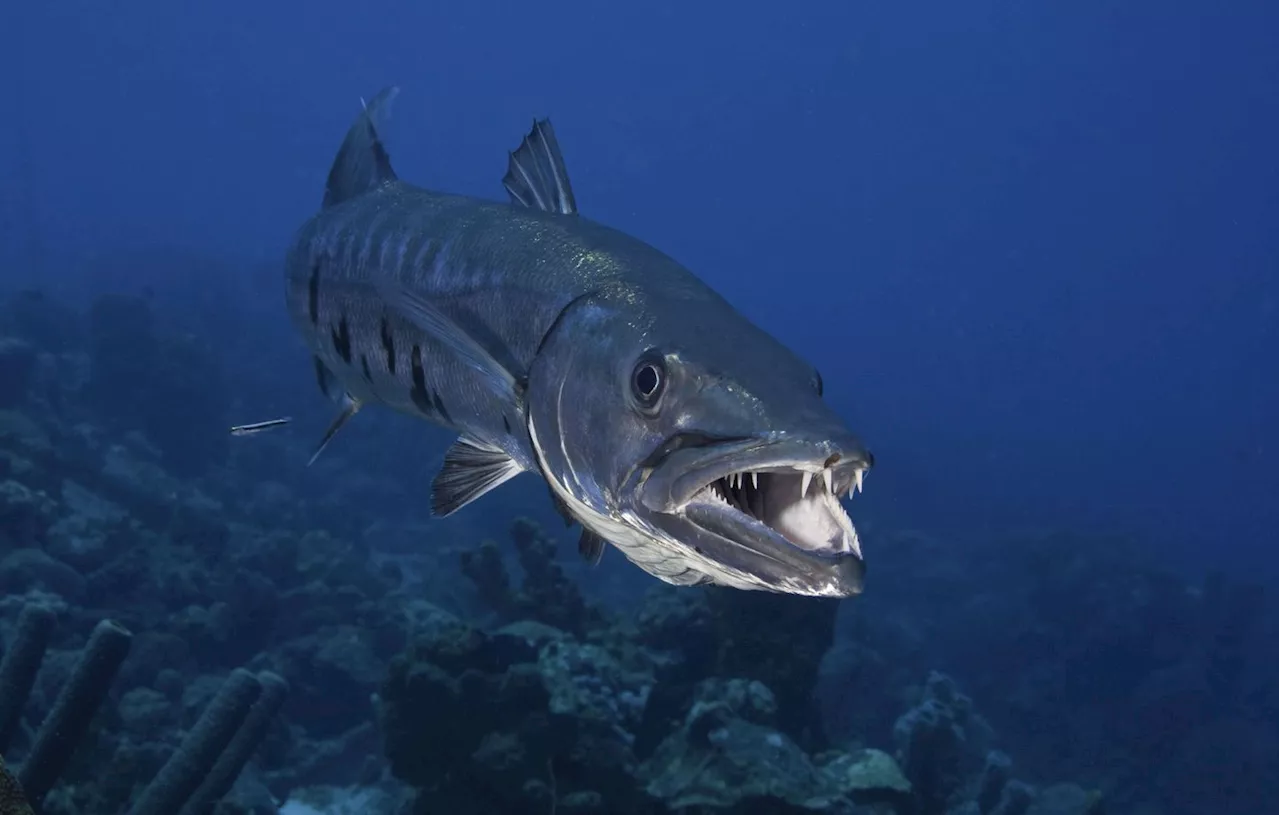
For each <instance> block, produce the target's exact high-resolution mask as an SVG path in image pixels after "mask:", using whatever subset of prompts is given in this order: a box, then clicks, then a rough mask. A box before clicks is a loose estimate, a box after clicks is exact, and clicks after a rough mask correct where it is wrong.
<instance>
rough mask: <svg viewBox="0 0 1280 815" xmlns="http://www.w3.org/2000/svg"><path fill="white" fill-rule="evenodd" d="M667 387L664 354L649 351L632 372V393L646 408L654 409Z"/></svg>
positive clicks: (637, 401) (638, 402)
mask: <svg viewBox="0 0 1280 815" xmlns="http://www.w3.org/2000/svg"><path fill="white" fill-rule="evenodd" d="M666 387H667V366H666V364H665V363H664V362H663V359H662V356H661V355H660V354H657V353H654V352H652V351H651V352H648V353H646V354H645V355H644V356H642V357H641V358H640V361H639V362H637V363H636V367H635V370H633V371H632V372H631V395H632V397H634V398H635V400H636V403H637V404H639V405H640V407H641V408H643V409H645V410H653V409H654V408H655V407H657V405H658V400H660V399H661V398H662V392H663V391H664V390H665V389H666Z"/></svg>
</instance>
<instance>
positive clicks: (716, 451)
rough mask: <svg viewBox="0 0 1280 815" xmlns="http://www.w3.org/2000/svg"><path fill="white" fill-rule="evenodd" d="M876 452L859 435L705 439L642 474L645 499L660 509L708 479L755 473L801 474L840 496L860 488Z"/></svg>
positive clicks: (677, 505) (678, 503) (669, 508)
mask: <svg viewBox="0 0 1280 815" xmlns="http://www.w3.org/2000/svg"><path fill="white" fill-rule="evenodd" d="M871 462H872V457H871V454H870V453H868V452H867V451H866V449H865V448H864V447H863V446H862V445H861V444H859V443H858V442H857V441H856V440H855V439H852V438H843V439H817V440H813V439H807V438H804V437H801V436H793V435H785V434H778V435H774V436H770V437H762V438H749V439H738V440H730V441H722V442H713V443H709V444H702V445H699V446H696V447H686V448H683V449H679V450H676V451H675V452H673V453H671V454H669V455H668V456H666V458H664V459H663V460H662V461H661V462H660V463H658V465H657V467H655V468H654V469H653V470H652V471H651V472H650V473H648V474H647V476H646V477H644V479H643V483H642V484H641V485H640V490H641V493H640V500H641V502H642V503H643V504H644V505H645V506H646V507H648V508H649V509H651V510H653V511H655V512H667V513H670V512H675V511H678V510H679V509H681V508H683V507H685V506H686V505H687V504H688V503H689V502H690V501H691V500H693V498H694V496H695V495H697V494H698V493H699V492H701V491H702V490H703V489H704V488H705V487H706V486H707V485H708V484H710V483H712V482H713V481H716V480H717V479H720V478H725V477H726V476H732V477H734V478H738V477H742V478H750V477H751V474H752V473H766V472H771V473H796V472H798V473H799V474H800V481H801V482H802V487H806V488H807V487H808V485H809V483H810V479H812V481H814V482H817V485H818V486H819V487H820V488H825V489H826V490H827V491H828V492H831V493H833V494H834V495H836V496H841V495H845V494H849V495H852V494H853V492H855V491H861V489H862V481H863V478H864V476H865V475H866V472H867V471H868V470H869V469H870V468H871Z"/></svg>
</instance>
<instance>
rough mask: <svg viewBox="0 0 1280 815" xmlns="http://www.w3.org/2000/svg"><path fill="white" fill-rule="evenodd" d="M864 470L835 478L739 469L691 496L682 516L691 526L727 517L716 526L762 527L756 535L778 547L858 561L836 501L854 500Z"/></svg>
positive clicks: (826, 470) (803, 471)
mask: <svg viewBox="0 0 1280 815" xmlns="http://www.w3.org/2000/svg"><path fill="white" fill-rule="evenodd" d="M866 471H867V470H866V468H845V469H843V470H841V471H839V473H837V472H836V471H835V470H834V469H833V468H832V467H821V468H820V469H819V470H818V472H817V473H815V472H814V471H813V470H812V469H809V468H798V467H791V466H782V467H776V468H767V469H751V470H738V471H734V472H730V473H728V474H726V475H723V476H720V477H719V478H716V479H715V480H713V481H711V482H710V483H708V484H707V485H706V486H705V487H703V488H702V489H701V490H699V491H698V492H696V493H694V495H693V496H692V497H691V498H690V499H689V502H688V503H687V504H686V505H685V512H686V514H688V515H690V516H691V517H692V518H693V519H694V520H695V521H696V520H697V519H698V518H705V517H707V516H709V515H716V514H719V515H721V516H724V515H726V513H731V514H730V515H729V516H728V517H723V518H721V519H720V522H719V523H717V524H716V526H717V527H723V526H724V525H725V522H726V521H731V520H736V521H737V523H738V524H741V525H743V526H755V527H763V529H757V530H754V531H755V532H756V533H757V535H759V534H761V533H763V534H767V535H770V536H774V537H777V538H780V539H781V540H780V541H778V542H785V543H787V544H790V545H791V546H794V547H796V548H797V549H801V550H803V551H806V552H813V553H815V554H820V555H842V554H852V555H856V556H857V557H862V545H861V542H860V541H859V540H858V532H857V530H856V529H854V527H853V521H852V520H851V519H850V518H849V514H848V513H847V512H846V511H845V509H844V507H843V506H842V505H841V503H840V499H839V497H838V496H839V495H847V496H848V497H849V498H852V497H853V495H854V493H856V492H861V491H862V482H863V479H864V477H865V475H864V474H865V473H866ZM837 478H839V480H837ZM735 515H736V516H741V517H737V518H734V517H733V516H735Z"/></svg>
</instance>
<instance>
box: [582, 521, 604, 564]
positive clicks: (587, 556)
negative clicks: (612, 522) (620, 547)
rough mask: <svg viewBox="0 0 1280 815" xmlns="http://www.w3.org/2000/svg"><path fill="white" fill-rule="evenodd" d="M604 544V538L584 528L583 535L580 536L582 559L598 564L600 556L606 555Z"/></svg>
mask: <svg viewBox="0 0 1280 815" xmlns="http://www.w3.org/2000/svg"><path fill="white" fill-rule="evenodd" d="M604 545H605V539H604V538H602V537H600V536H599V535H597V534H596V533H594V532H592V531H591V530H590V529H583V530H582V537H580V538H578V554H580V555H582V559H583V560H585V561H586V562H587V563H589V564H591V565H592V566H598V565H599V564H600V558H602V557H604Z"/></svg>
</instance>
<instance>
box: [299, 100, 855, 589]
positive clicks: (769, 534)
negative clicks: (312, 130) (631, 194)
mask: <svg viewBox="0 0 1280 815" xmlns="http://www.w3.org/2000/svg"><path fill="white" fill-rule="evenodd" d="M395 95H396V89H395V88H388V89H386V90H384V91H383V92H382V93H380V94H379V95H378V96H377V97H375V98H374V99H373V100H372V101H371V102H369V103H368V104H367V105H365V106H364V110H363V111H362V112H361V114H360V115H359V116H358V118H357V119H356V121H355V123H354V124H353V125H352V127H351V129H350V131H349V132H348V133H347V136H346V140H345V141H344V142H343V144H342V148H341V150H340V151H339V153H338V156H337V158H336V159H335V161H334V164H333V168H332V169H331V170H330V173H329V179H328V184H327V186H326V189H325V196H324V205H323V208H322V209H321V210H320V212H318V213H317V214H316V215H314V216H313V217H312V218H311V219H310V220H308V221H307V222H306V223H305V224H304V225H303V226H302V228H301V229H300V230H299V232H298V234H297V236H296V239H295V241H294V243H293V245H292V247H291V249H290V251H289V255H288V260H287V266H286V282H287V288H288V294H287V298H288V304H289V311H290V313H291V316H292V318H293V321H294V323H295V324H296V325H297V328H298V330H299V331H301V332H302V335H303V336H304V337H305V338H306V342H307V344H308V346H309V348H310V350H311V352H312V353H313V354H314V356H315V369H316V374H317V377H318V378H319V381H320V387H321V389H322V390H323V391H324V392H325V393H326V394H328V395H330V396H331V397H332V398H334V399H336V400H338V401H340V402H341V404H342V409H341V411H340V413H339V415H338V417H337V418H336V419H335V420H334V422H333V424H332V425H331V426H330V428H329V431H328V432H327V433H326V434H325V437H324V439H323V441H321V443H320V446H319V448H318V449H317V451H316V453H317V454H319V452H320V450H322V449H323V448H324V446H325V445H326V444H327V443H328V442H329V440H330V439H332V437H333V435H334V433H336V432H337V431H338V430H339V429H340V428H341V427H342V425H343V423H344V422H345V421H346V420H347V419H348V418H350V417H351V416H352V415H353V414H354V413H355V412H356V410H358V409H359V408H360V407H361V406H362V405H365V404H370V403H380V404H383V405H387V406H389V407H391V408H394V409H395V410H399V411H402V412H404V413H408V414H411V415H413V416H418V417H421V418H423V419H426V420H428V421H431V422H434V423H436V424H439V425H444V426H445V427H448V428H451V429H452V430H454V431H456V432H457V433H458V434H459V438H458V440H457V442H456V443H454V445H453V446H452V447H451V448H450V450H449V452H448V453H447V454H446V456H445V460H444V465H443V467H442V469H441V471H440V473H439V474H438V475H437V476H436V478H435V481H434V483H433V485H432V502H431V505H432V509H433V511H434V513H435V514H436V515H448V514H449V513H451V512H454V511H456V510H457V509H459V508H460V507H463V506H465V505H467V504H469V503H470V502H472V501H474V500H476V499H477V498H479V497H480V496H481V495H483V494H485V493H486V492H488V491H489V490H491V489H493V488H495V487H497V486H499V485H500V484H502V483H503V482H505V481H507V480H508V479H510V478H512V477H513V476H515V475H517V474H519V473H522V472H533V473H537V474H538V475H540V476H542V477H543V478H544V479H546V481H547V483H548V484H549V485H550V488H551V494H552V499H553V500H554V501H555V503H556V506H557V508H558V509H559V510H560V512H561V513H562V514H563V515H564V516H565V518H566V520H571V521H577V522H579V523H581V524H582V526H583V527H584V532H583V535H582V538H581V540H580V542H579V550H580V551H581V552H582V554H583V556H584V557H585V558H587V559H588V560H589V561H591V562H593V563H594V562H596V561H598V560H599V558H600V556H601V554H602V553H603V550H604V545H605V544H606V543H609V544H612V545H613V546H615V547H616V548H617V549H619V550H620V551H621V552H622V553H623V554H624V555H625V556H626V557H627V558H628V559H629V560H631V561H632V562H633V563H635V564H636V565H637V566H639V567H640V568H641V569H643V570H645V571H646V572H649V573H650V574H652V575H654V576H655V577H658V578H659V579H661V580H664V581H666V582H668V583H673V584H677V585H693V584H698V583H707V582H711V583H716V584H720V585H725V586H733V587H736V588H740V589H762V590H766V591H775V592H786V593H791V594H801V595H813V596H821V597H844V596H848V595H852V594H856V593H858V592H859V591H861V589H862V578H863V573H864V567H863V561H862V553H861V549H860V545H859V542H858V535H857V533H856V532H855V531H854V528H853V525H852V523H851V522H850V520H849V517H848V515H847V514H846V513H845V511H844V509H843V508H842V506H841V504H840V496H842V495H843V494H845V493H848V494H849V496H852V495H853V493H854V492H855V491H860V490H861V488H862V480H863V476H864V474H865V473H866V472H867V470H868V469H869V468H870V467H871V464H872V457H871V454H870V453H869V452H868V451H867V450H866V448H864V447H863V446H862V444H861V443H860V442H859V441H858V440H857V439H856V438H855V437H854V436H853V434H852V433H851V432H850V431H849V429H848V428H847V427H846V426H845V423H844V422H843V421H841V419H840V418H839V417H838V416H837V415H836V414H835V412H834V411H832V410H831V408H830V407H828V406H827V405H826V404H825V403H824V402H823V401H822V380H821V378H820V377H819V375H818V372H817V371H816V370H815V369H814V367H813V366H812V365H810V364H808V363H806V362H805V361H803V360H802V359H800V358H799V357H798V356H796V355H795V354H794V353H792V352H791V351H790V350H788V349H787V348H786V347H784V346H783V345H782V344H781V343H779V342H778V341H777V340H775V339H774V338H773V337H771V336H770V335H769V334H767V333H765V332H764V331H762V330H761V329H759V328H758V327H756V326H755V325H754V324H752V323H751V322H749V321H748V320H747V319H746V318H745V317H743V316H742V315H741V314H739V313H738V312H737V311H736V310H734V308H733V307H732V306H730V305H729V303H728V302H726V301H725V300H724V299H723V298H721V297H720V296H719V295H718V294H716V293H715V292H714V291H712V290H711V289H710V288H708V287H707V286H706V285H704V284H703V283H702V282H701V281H699V280H698V278H696V277H695V276H694V275H693V274H692V273H690V272H689V271H687V270H686V269H684V268H683V267H682V266H680V264H678V263H676V261H674V260H672V259H671V258H669V257H667V256H666V255H664V254H662V253H661V252H659V251H658V250H656V249H654V248H653V247H651V246H649V245H648V244H646V243H644V242H642V241H639V240H637V239H635V238H632V237H630V236H629V235H626V234H624V233H622V232H619V231H617V230H614V229H610V228H609V227H606V226H602V225H600V224H597V223H593V222H592V221H590V220H587V219H586V218H583V217H581V216H579V215H578V210H577V205H576V203H575V202H574V196H573V192H572V190H571V188H570V185H569V177H568V175H567V173H566V171H565V164H564V160H563V158H562V157H561V154H560V149H559V146H558V145H557V143H556V139H555V135H554V133H553V131H552V129H551V123H550V122H549V121H547V120H541V121H535V122H534V125H533V129H532V131H531V132H530V133H529V134H528V136H526V137H525V139H524V141H523V143H522V144H521V145H520V147H519V149H517V150H516V151H515V152H514V153H512V154H510V156H509V161H508V168H507V174H506V176H505V177H504V178H503V185H504V186H505V187H506V190H507V193H508V195H509V197H510V203H498V202H492V201H485V200H479V199H475V198H468V197H464V196H459V195H450V194H446V193H441V192H435V191H432V190H427V189H423V188H421V187H416V186H413V185H411V184H407V183H405V182H403V181H400V180H399V179H397V177H396V175H395V173H394V172H393V171H392V169H391V164H390V160H389V159H388V156H387V152H386V150H385V148H384V146H383V141H382V139H381V136H380V132H379V131H380V127H381V126H382V122H383V121H384V119H385V115H386V112H387V110H388V107H389V105H390V103H391V101H392V99H393V98H394V97H395Z"/></svg>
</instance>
